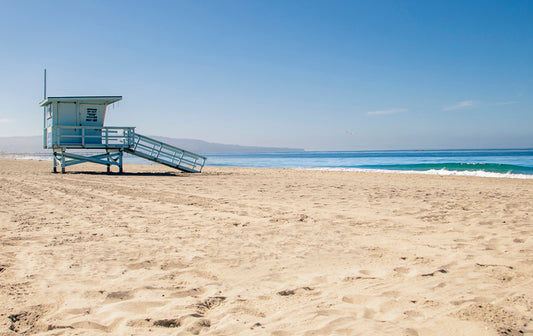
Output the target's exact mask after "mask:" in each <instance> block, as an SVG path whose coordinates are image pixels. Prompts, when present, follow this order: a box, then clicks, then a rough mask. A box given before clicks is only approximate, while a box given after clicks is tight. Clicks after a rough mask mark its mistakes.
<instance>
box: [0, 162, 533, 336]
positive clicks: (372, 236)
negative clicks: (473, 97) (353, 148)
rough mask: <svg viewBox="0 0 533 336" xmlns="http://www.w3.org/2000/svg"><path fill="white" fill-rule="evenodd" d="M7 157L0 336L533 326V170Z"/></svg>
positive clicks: (456, 331) (498, 331)
mask: <svg viewBox="0 0 533 336" xmlns="http://www.w3.org/2000/svg"><path fill="white" fill-rule="evenodd" d="M51 165H52V163H51V162H48V161H30V160H0V201H1V204H2V207H1V209H0V226H1V231H0V242H1V248H0V335H19V334H41V335H90V334H95V335H97V334H98V335H99V334H113V335H146V334H157V335H198V334H200V335H277V336H282V335H408V336H416V335H419V336H423V335H533V322H532V318H533V278H532V275H533V180H516V179H505V178H499V179H496V178H480V177H460V176H431V175H407V174H379V173H356V172H325V171H304V170H279V169H244V168H238V169H233V168H213V167H207V168H205V169H204V172H203V173H202V174H185V173H180V172H177V171H172V170H171V169H170V168H167V167H163V166H156V165H127V164H126V165H125V171H126V174H123V175H118V174H111V175H109V174H105V173H104V171H105V168H102V167H99V166H95V165H80V166H79V167H72V168H71V167H69V168H68V169H67V171H68V173H67V174H52V173H51V172H50V171H51Z"/></svg>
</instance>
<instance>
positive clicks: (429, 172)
mask: <svg viewBox="0 0 533 336" xmlns="http://www.w3.org/2000/svg"><path fill="white" fill-rule="evenodd" d="M297 169H302V170H322V171H353V172H366V173H387V174H422V175H441V176H475V177H493V178H512V179H533V175H526V174H511V173H505V174H502V173H492V172H486V171H483V170H477V171H455V170H447V169H439V170H437V169H431V170H424V171H420V170H387V169H366V168H297Z"/></svg>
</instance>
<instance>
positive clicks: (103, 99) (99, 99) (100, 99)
mask: <svg viewBox="0 0 533 336" xmlns="http://www.w3.org/2000/svg"><path fill="white" fill-rule="evenodd" d="M120 100H122V96H73V97H48V98H46V99H44V100H43V101H41V102H40V103H39V105H40V106H46V105H49V104H52V103H55V102H61V103H80V104H106V105H109V104H113V103H116V102H118V101H120Z"/></svg>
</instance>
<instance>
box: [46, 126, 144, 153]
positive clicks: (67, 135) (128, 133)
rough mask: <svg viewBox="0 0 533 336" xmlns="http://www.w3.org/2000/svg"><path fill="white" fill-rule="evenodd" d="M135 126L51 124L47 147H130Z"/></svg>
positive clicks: (47, 132) (47, 133)
mask: <svg viewBox="0 0 533 336" xmlns="http://www.w3.org/2000/svg"><path fill="white" fill-rule="evenodd" d="M134 134H135V127H101V126H100V127H91V126H51V127H49V128H47V129H45V138H46V144H47V146H46V147H47V148H60V147H66V148H94V149H97V148H130V147H131V146H133V144H134Z"/></svg>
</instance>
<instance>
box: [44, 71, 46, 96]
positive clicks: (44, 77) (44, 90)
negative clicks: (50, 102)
mask: <svg viewBox="0 0 533 336" xmlns="http://www.w3.org/2000/svg"><path fill="white" fill-rule="evenodd" d="M44 99H46V69H44Z"/></svg>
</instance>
